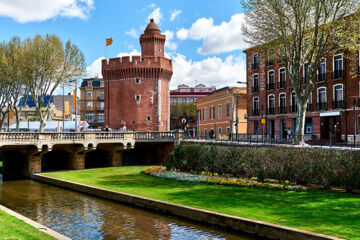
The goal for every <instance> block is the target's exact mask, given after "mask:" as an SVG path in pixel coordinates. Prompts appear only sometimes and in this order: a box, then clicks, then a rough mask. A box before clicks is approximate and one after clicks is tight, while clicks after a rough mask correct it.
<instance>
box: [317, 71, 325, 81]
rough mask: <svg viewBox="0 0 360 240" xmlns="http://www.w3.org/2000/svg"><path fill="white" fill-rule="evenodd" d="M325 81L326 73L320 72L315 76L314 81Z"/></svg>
mask: <svg viewBox="0 0 360 240" xmlns="http://www.w3.org/2000/svg"><path fill="white" fill-rule="evenodd" d="M325 81H326V73H321V74H318V75H317V76H316V82H325Z"/></svg>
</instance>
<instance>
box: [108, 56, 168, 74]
mask: <svg viewBox="0 0 360 240" xmlns="http://www.w3.org/2000/svg"><path fill="white" fill-rule="evenodd" d="M102 75H103V77H104V79H106V80H117V79H127V78H137V77H141V78H154V79H158V78H161V79H167V80H170V79H171V76H172V61H171V60H170V59H167V58H153V57H144V58H142V57H140V56H133V57H132V58H131V59H130V57H129V56H125V57H118V58H110V59H109V60H107V59H103V60H102Z"/></svg>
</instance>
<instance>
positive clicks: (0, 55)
mask: <svg viewBox="0 0 360 240" xmlns="http://www.w3.org/2000/svg"><path fill="white" fill-rule="evenodd" d="M6 52H7V46H6V43H1V44H0V129H1V128H2V126H3V124H4V121H5V118H6V116H8V114H9V103H10V102H9V99H10V96H11V84H10V83H11V82H10V81H9V79H8V78H7V77H6V76H5V74H4V73H6V72H7V69H6V68H4V63H6V60H7V59H6Z"/></svg>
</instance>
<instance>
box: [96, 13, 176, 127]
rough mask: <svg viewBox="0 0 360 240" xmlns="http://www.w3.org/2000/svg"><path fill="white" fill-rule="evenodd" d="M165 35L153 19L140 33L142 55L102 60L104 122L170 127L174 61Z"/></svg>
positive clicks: (118, 124)
mask: <svg viewBox="0 0 360 240" xmlns="http://www.w3.org/2000/svg"><path fill="white" fill-rule="evenodd" d="M165 39H166V37H165V35H162V34H161V31H160V29H159V27H158V26H157V25H156V24H155V23H154V20H153V19H151V20H150V23H149V24H148V25H147V27H146V29H145V31H144V33H143V34H142V35H141V36H140V44H141V56H133V57H132V59H130V57H129V56H126V57H121V58H110V59H103V60H102V75H103V78H104V82H105V89H104V91H105V125H108V126H109V127H110V128H113V129H118V128H120V127H122V122H126V127H127V128H128V129H130V130H132V129H133V127H135V130H136V131H168V130H169V128H170V94H169V83H170V80H171V76H172V73H173V72H172V61H171V60H170V59H167V58H164V44H165Z"/></svg>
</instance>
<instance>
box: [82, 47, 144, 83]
mask: <svg viewBox="0 0 360 240" xmlns="http://www.w3.org/2000/svg"><path fill="white" fill-rule="evenodd" d="M123 56H140V52H138V51H137V50H136V49H133V50H132V51H131V52H130V53H127V52H120V53H119V54H117V55H116V57H123ZM103 59H104V57H99V58H98V59H96V60H95V61H94V62H93V63H92V64H91V65H90V66H87V67H86V76H87V77H95V76H99V77H102V74H101V61H102V60H103Z"/></svg>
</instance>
